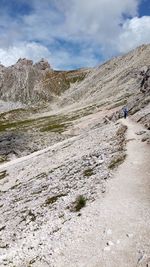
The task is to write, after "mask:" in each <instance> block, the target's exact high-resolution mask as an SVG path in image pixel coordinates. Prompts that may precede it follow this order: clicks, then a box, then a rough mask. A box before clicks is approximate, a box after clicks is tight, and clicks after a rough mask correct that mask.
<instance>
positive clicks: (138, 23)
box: [0, 0, 150, 69]
mask: <svg viewBox="0 0 150 267" xmlns="http://www.w3.org/2000/svg"><path fill="white" fill-rule="evenodd" d="M143 43H145V44H146V43H150V0H92V1H87V0H70V1H68V0H43V1H41V0H0V62H1V64H3V65H5V66H9V65H12V64H14V63H15V62H16V61H17V60H18V58H24V57H26V58H29V59H32V60H33V61H34V62H36V61H38V60H40V59H41V58H47V59H48V61H49V63H50V64H51V66H52V67H53V68H54V69H74V68H80V67H93V66H96V65H98V64H101V63H102V62H103V61H105V60H107V59H109V58H111V57H113V56H117V55H120V54H123V53H126V52H128V51H130V50H131V49H134V48H135V47H137V46H139V45H141V44H143Z"/></svg>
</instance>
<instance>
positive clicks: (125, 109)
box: [123, 108, 128, 119]
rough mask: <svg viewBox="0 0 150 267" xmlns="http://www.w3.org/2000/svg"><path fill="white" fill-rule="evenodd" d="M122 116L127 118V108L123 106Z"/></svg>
mask: <svg viewBox="0 0 150 267" xmlns="http://www.w3.org/2000/svg"><path fill="white" fill-rule="evenodd" d="M123 116H124V119H126V118H127V116H128V110H127V108H124V109H123Z"/></svg>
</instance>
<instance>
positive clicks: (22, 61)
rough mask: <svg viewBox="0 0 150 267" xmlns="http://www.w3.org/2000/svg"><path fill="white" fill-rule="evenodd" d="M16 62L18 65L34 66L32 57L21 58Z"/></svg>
mask: <svg viewBox="0 0 150 267" xmlns="http://www.w3.org/2000/svg"><path fill="white" fill-rule="evenodd" d="M16 64H17V65H25V66H32V65H33V61H32V60H30V59H26V58H19V59H18V61H17V63H16Z"/></svg>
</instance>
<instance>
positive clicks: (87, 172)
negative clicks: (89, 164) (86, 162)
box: [83, 168, 94, 177]
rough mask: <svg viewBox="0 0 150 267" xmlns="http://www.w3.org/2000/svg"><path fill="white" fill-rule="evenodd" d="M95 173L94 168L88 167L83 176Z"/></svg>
mask: <svg viewBox="0 0 150 267" xmlns="http://www.w3.org/2000/svg"><path fill="white" fill-rule="evenodd" d="M93 174H94V173H93V169H91V168H88V169H86V170H84V172H83V176H86V177H89V176H92V175H93Z"/></svg>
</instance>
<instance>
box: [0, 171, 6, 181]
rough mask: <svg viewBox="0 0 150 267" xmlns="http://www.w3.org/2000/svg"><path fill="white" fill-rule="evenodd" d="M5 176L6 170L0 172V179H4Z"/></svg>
mask: <svg viewBox="0 0 150 267" xmlns="http://www.w3.org/2000/svg"><path fill="white" fill-rule="evenodd" d="M6 176H7V171H2V172H0V180H2V179H4V178H5V177H6Z"/></svg>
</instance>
